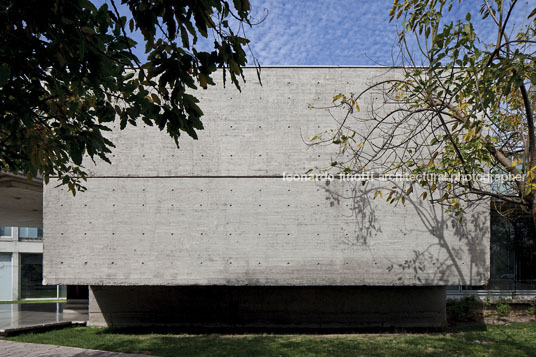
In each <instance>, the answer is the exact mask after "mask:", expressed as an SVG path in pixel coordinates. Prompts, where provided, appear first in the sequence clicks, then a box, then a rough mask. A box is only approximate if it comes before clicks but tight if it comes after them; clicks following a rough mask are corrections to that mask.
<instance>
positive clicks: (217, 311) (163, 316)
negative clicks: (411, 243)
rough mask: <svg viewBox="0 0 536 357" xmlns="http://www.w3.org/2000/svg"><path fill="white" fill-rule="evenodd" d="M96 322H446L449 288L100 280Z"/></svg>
mask: <svg viewBox="0 0 536 357" xmlns="http://www.w3.org/2000/svg"><path fill="white" fill-rule="evenodd" d="M89 315H90V320H89V325H92V326H116V327H117V326H129V325H138V326H144V325H166V326H174V327H180V328H184V329H185V330H186V331H189V330H192V329H201V330H205V329H206V330H209V331H210V330H219V329H222V330H229V329H231V330H233V329H237V330H242V329H243V330H253V329H257V330H262V331H272V330H274V329H284V330H285V329H290V330H309V329H313V330H337V329H343V330H348V329H374V328H392V327H399V328H423V327H426V328H443V327H445V326H446V316H445V288H444V287H422V286H420V287H357V286H353V287H351V286H306V287H299V286H292V287H291V286H287V287H281V286H240V287H237V286H156V287H155V286H130V287H125V286H118V287H112V286H95V287H92V288H91V289H90V314H89Z"/></svg>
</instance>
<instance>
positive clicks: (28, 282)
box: [20, 254, 57, 299]
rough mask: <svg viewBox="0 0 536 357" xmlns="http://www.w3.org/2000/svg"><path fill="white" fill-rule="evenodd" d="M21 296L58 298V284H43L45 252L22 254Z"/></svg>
mask: <svg viewBox="0 0 536 357" xmlns="http://www.w3.org/2000/svg"><path fill="white" fill-rule="evenodd" d="M20 256H21V267H20V273H21V281H20V285H21V298H23V299H35V298H56V295H57V291H56V289H57V288H56V285H43V254H21V255H20Z"/></svg>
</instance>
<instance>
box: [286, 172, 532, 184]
mask: <svg viewBox="0 0 536 357" xmlns="http://www.w3.org/2000/svg"><path fill="white" fill-rule="evenodd" d="M524 179H525V176H524V175H520V174H519V175H512V174H474V175H469V174H468V175H465V174H453V175H447V174H378V173H374V172H364V173H360V174H335V175H334V174H329V173H326V174H289V173H286V172H284V173H283V181H299V182H308V181H333V180H341V181H347V182H357V181H384V182H385V181H388V182H402V181H409V182H416V181H427V182H456V183H465V182H481V183H488V184H491V183H493V182H515V181H523V180H524Z"/></svg>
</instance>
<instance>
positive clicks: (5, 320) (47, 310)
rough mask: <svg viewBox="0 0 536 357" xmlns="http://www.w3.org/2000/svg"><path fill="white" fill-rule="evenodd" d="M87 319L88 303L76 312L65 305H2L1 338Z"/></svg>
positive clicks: (0, 307) (0, 319)
mask: <svg viewBox="0 0 536 357" xmlns="http://www.w3.org/2000/svg"><path fill="white" fill-rule="evenodd" d="M87 317H88V313H87V303H86V304H85V305H83V306H82V307H81V308H77V309H75V310H73V309H72V308H70V307H69V306H68V305H66V304H65V303H37V304H0V336H7V335H10V334H12V333H13V332H16V331H24V330H32V329H35V330H37V329H40V328H47V327H52V326H56V327H59V326H68V325H71V324H72V321H77V322H85V321H87ZM0 356H1V354H0Z"/></svg>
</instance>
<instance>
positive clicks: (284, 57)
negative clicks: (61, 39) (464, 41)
mask: <svg viewBox="0 0 536 357" xmlns="http://www.w3.org/2000/svg"><path fill="white" fill-rule="evenodd" d="M250 1H251V4H252V15H253V17H254V18H255V19H261V18H263V17H264V16H265V15H267V16H266V19H265V20H264V21H263V22H262V23H261V24H259V25H256V26H253V27H252V28H246V35H247V37H248V38H249V39H250V40H251V48H252V50H253V53H254V54H255V57H256V58H257V59H258V60H259V62H260V64H261V65H265V66H266V65H376V64H380V65H392V64H393V60H392V56H391V50H392V49H393V45H394V44H395V42H396V30H397V25H400V22H398V23H389V10H390V8H391V5H392V0H376V1H374V0H369V1H366V0H333V1H328V0H324V1H321V0H294V1H291V0H250ZM506 1H507V3H509V1H508V0H506ZM455 3H456V5H455V7H454V9H453V12H452V13H451V15H449V17H448V18H446V19H445V20H447V21H448V20H452V19H464V18H465V14H466V13H467V12H471V13H472V17H473V22H474V25H475V27H476V32H477V34H479V35H483V36H490V38H488V39H485V40H490V39H494V36H496V32H494V27H493V23H492V21H491V19H489V18H488V19H487V20H485V21H477V19H478V18H479V14H478V11H479V9H480V4H481V3H482V1H479V0H464V1H463V2H462V3H461V4H457V1H455ZM535 6H536V1H534V0H520V1H519V2H518V4H517V5H516V11H515V12H514V13H513V14H512V18H511V20H510V23H511V24H517V25H519V24H522V23H523V22H524V21H526V20H525V19H526V16H527V14H528V13H530V11H531V9H532V8H534V7H535ZM134 37H135V39H136V36H134ZM211 43H212V41H208V45H207V46H206V47H205V46H203V47H202V48H205V49H207V50H211V48H210V44H211ZM137 54H138V55H139V57H140V58H142V59H143V58H144V57H145V56H144V54H143V49H142V48H140V49H138V51H137Z"/></svg>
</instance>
